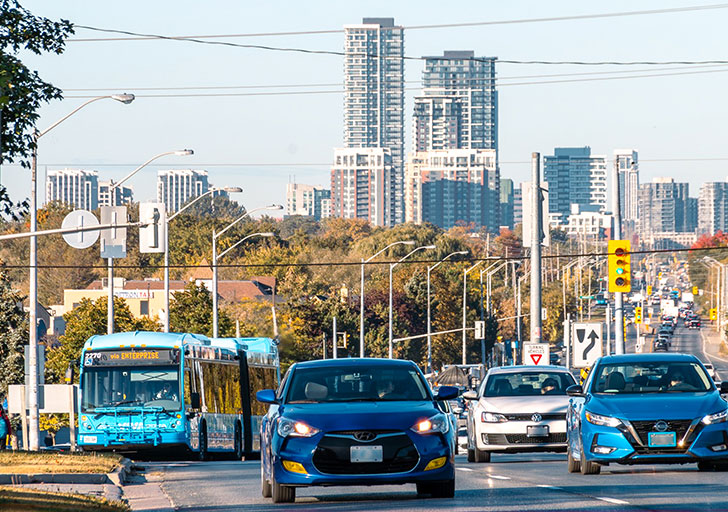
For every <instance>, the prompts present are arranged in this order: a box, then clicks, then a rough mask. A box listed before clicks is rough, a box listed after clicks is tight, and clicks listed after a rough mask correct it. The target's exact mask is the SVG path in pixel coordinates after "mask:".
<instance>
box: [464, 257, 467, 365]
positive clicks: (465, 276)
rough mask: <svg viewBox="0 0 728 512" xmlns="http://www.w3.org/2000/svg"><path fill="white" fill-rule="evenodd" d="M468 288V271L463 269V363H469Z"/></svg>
mask: <svg viewBox="0 0 728 512" xmlns="http://www.w3.org/2000/svg"><path fill="white" fill-rule="evenodd" d="M467 288H468V271H467V270H464V271H463V364H468V361H467V354H466V349H467V338H466V331H465V328H466V327H467V316H466V315H467V310H466V308H467V305H468V296H467Z"/></svg>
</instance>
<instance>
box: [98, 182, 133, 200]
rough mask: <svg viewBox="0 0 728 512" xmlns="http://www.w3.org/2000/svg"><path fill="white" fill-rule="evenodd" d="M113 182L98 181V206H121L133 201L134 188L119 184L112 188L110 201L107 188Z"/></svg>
mask: <svg viewBox="0 0 728 512" xmlns="http://www.w3.org/2000/svg"><path fill="white" fill-rule="evenodd" d="M113 184H114V181H113V180H110V181H100V182H99V206H122V205H129V204H131V203H132V202H134V190H133V189H132V188H131V187H125V186H124V185H121V186H120V187H115V188H114V192H113V194H114V201H113V203H112V201H111V193H110V192H109V188H110V187H111V186H112V185H113Z"/></svg>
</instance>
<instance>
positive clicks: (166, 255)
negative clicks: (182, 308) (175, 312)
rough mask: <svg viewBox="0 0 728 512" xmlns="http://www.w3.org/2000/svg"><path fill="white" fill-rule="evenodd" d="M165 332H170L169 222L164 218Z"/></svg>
mask: <svg viewBox="0 0 728 512" xmlns="http://www.w3.org/2000/svg"><path fill="white" fill-rule="evenodd" d="M164 223H165V226H164V311H165V315H164V332H169V222H168V220H167V218H166V215H165V219H164Z"/></svg>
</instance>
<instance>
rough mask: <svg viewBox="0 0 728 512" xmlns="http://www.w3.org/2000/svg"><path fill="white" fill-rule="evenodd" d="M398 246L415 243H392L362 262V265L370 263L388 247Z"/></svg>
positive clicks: (413, 242) (401, 241)
mask: <svg viewBox="0 0 728 512" xmlns="http://www.w3.org/2000/svg"><path fill="white" fill-rule="evenodd" d="M400 244H404V245H414V244H415V241H414V240H400V241H399V242H393V243H391V244H389V245H388V246H387V247H385V248H384V249H382V250H381V251H379V252H377V253H376V254H374V255H373V256H371V257H370V258H369V259H367V260H364V263H369V262H370V261H372V260H373V259H374V258H376V257H377V256H379V255H380V254H382V253H383V252H384V251H386V250H387V249H389V248H390V247H394V246H395V245H400Z"/></svg>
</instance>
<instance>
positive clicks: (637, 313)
mask: <svg viewBox="0 0 728 512" xmlns="http://www.w3.org/2000/svg"><path fill="white" fill-rule="evenodd" d="M634 323H636V324H641V323H642V308H641V307H639V306H638V307H636V308H634Z"/></svg>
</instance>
